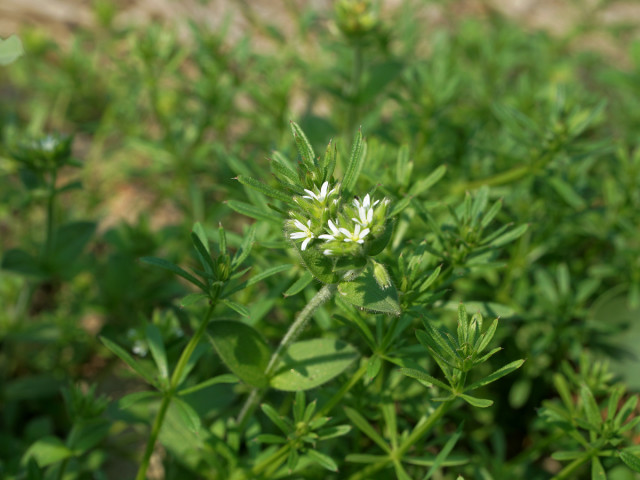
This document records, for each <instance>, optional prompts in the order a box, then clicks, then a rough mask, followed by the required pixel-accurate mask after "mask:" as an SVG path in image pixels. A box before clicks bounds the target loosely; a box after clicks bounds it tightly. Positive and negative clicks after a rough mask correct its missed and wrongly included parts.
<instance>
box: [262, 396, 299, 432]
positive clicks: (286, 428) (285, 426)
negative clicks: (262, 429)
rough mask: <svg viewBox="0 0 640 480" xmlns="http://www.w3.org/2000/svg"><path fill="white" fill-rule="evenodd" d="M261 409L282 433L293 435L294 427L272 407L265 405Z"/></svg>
mask: <svg viewBox="0 0 640 480" xmlns="http://www.w3.org/2000/svg"><path fill="white" fill-rule="evenodd" d="M260 409H261V410H262V411H263V412H264V414H265V415H266V416H267V417H269V420H271V421H272V422H273V424H274V425H275V426H276V427H278V428H279V429H280V430H281V431H282V433H284V434H285V435H288V434H289V433H291V431H292V430H293V427H292V426H291V425H290V424H289V423H288V422H287V421H286V419H285V418H284V417H282V416H281V415H280V414H279V413H278V412H277V411H276V410H275V409H274V408H273V407H272V406H271V405H269V404H267V403H263V404H262V405H260Z"/></svg>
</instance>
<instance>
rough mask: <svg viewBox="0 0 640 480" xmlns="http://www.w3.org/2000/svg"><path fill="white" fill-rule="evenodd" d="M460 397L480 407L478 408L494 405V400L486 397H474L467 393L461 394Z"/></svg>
mask: <svg viewBox="0 0 640 480" xmlns="http://www.w3.org/2000/svg"><path fill="white" fill-rule="evenodd" d="M459 397H460V398H462V399H463V400H464V401H465V402H467V403H468V404H469V405H473V406H474V407H478V408H487V407H490V406H491V405H493V401H492V400H487V399H486V398H477V397H472V396H471V395H465V394H461V395H459Z"/></svg>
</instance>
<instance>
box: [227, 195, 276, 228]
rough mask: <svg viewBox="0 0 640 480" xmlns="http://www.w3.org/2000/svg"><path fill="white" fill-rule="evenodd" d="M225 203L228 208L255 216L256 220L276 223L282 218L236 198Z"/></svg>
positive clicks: (248, 215)
mask: <svg viewBox="0 0 640 480" xmlns="http://www.w3.org/2000/svg"><path fill="white" fill-rule="evenodd" d="M226 203H227V205H228V206H229V208H231V209H232V210H235V211H236V212H238V213H241V214H242V215H245V216H247V217H251V218H255V219H256V220H264V221H265V222H271V223H276V224H278V225H280V224H281V223H282V218H280V216H278V215H275V214H273V213H270V212H267V211H265V210H263V209H261V208H258V207H256V206H254V205H251V204H249V203H245V202H240V201H238V200H228V201H227V202H226Z"/></svg>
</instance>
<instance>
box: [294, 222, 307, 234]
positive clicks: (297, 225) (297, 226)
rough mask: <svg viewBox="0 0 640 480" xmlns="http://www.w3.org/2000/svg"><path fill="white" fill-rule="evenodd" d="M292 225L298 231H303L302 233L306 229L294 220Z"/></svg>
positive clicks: (302, 224)
mask: <svg viewBox="0 0 640 480" xmlns="http://www.w3.org/2000/svg"><path fill="white" fill-rule="evenodd" d="M293 224H294V225H295V226H296V228H297V229H298V230H303V231H304V230H306V229H307V227H305V226H304V223H302V222H301V221H300V220H294V221H293Z"/></svg>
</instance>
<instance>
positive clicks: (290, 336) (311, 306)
mask: <svg viewBox="0 0 640 480" xmlns="http://www.w3.org/2000/svg"><path fill="white" fill-rule="evenodd" d="M337 289H338V285H337V284H327V285H324V286H323V287H322V288H321V289H320V290H318V293H316V294H315V296H314V297H313V298H312V299H311V301H310V302H309V303H307V305H306V307H304V309H303V310H302V311H301V312H300V313H299V314H298V316H297V318H296V320H295V321H294V322H293V324H292V325H291V327H289V330H288V331H287V333H286V334H285V336H284V337H282V340H281V341H280V345H278V348H277V349H276V351H275V352H273V355H271V359H269V363H268V364H267V368H266V369H265V372H264V373H265V375H266V376H267V377H269V376H270V375H271V374H272V373H273V370H274V368H275V367H276V365H277V364H278V361H279V360H280V357H282V353H283V352H284V351H285V350H286V349H287V347H288V346H289V345H290V344H291V343H292V342H293V341H294V340H295V339H296V338H297V337H298V335H300V333H301V332H302V330H303V329H304V327H305V326H306V325H307V322H308V321H309V320H310V319H311V316H312V315H313V313H314V312H315V311H316V310H317V309H318V308H320V306H322V304H323V303H324V302H326V301H327V300H329V299H330V298H331V297H332V296H333V294H334V293H335V292H336V290H337ZM262 394H263V392H260V390H259V389H257V388H255V389H253V390H252V391H251V394H249V397H248V398H247V400H246V402H245V404H244V406H243V407H242V410H240V414H239V415H238V419H237V424H238V431H239V432H242V430H244V427H245V425H246V423H247V421H248V420H249V417H250V416H251V414H252V413H253V411H254V410H255V408H256V407H257V406H258V403H259V402H260V399H261V398H262Z"/></svg>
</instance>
